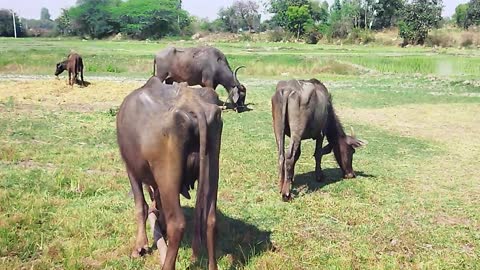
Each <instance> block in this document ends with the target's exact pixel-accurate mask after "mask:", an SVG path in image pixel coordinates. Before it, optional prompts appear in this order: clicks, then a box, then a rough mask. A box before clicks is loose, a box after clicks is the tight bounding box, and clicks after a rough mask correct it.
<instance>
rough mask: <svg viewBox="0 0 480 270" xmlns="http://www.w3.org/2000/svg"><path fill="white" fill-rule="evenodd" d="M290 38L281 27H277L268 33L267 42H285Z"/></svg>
mask: <svg viewBox="0 0 480 270" xmlns="http://www.w3.org/2000/svg"><path fill="white" fill-rule="evenodd" d="M290 37H291V34H290V33H288V32H287V31H285V30H283V28H281V27H277V28H275V29H273V30H271V31H269V32H268V41H270V42H280V41H287V40H288V39H290Z"/></svg>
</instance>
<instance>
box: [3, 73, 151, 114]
mask: <svg viewBox="0 0 480 270" xmlns="http://www.w3.org/2000/svg"><path fill="white" fill-rule="evenodd" d="M143 83H144V82H136V81H128V82H111V81H92V82H91V84H90V85H89V86H88V87H80V86H77V85H75V86H73V87H71V86H68V85H67V84H66V81H65V80H56V79H49V80H48V79H41V80H35V81H28V80H15V81H11V80H10V81H0V104H2V105H3V106H0V108H1V110H2V111H3V110H8V109H11V108H15V110H17V109H20V110H31V109H34V108H35V106H41V108H42V109H45V108H47V109H50V110H55V109H62V110H71V111H79V112H89V111H95V110H105V109H108V108H111V107H113V106H118V105H119V104H120V103H121V102H122V100H123V98H124V97H125V96H126V95H127V94H128V93H130V92H131V91H133V90H135V89H137V88H138V87H140V86H142V85H143Z"/></svg>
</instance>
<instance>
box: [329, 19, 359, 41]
mask: <svg viewBox="0 0 480 270" xmlns="http://www.w3.org/2000/svg"><path fill="white" fill-rule="evenodd" d="M352 28H353V27H352V23H351V22H350V21H349V20H338V21H335V22H333V23H332V24H331V25H330V27H329V31H328V37H329V38H339V39H345V38H347V37H348V34H349V33H350V32H351V31H352Z"/></svg>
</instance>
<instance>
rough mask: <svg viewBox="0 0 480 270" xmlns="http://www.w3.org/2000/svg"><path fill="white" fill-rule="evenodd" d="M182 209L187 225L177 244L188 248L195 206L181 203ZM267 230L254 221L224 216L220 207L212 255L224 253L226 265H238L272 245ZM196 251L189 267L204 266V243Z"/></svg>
mask: <svg viewBox="0 0 480 270" xmlns="http://www.w3.org/2000/svg"><path fill="white" fill-rule="evenodd" d="M183 210H184V211H183V212H184V213H185V218H186V220H187V224H191V225H190V226H187V229H186V231H185V235H184V237H183V239H182V244H181V245H182V247H186V248H191V245H192V237H193V215H194V211H195V209H194V208H192V207H183ZM188 221H191V222H188ZM270 234H271V232H270V231H262V230H259V229H258V228H257V227H255V225H252V224H248V223H246V222H244V221H242V220H239V219H235V218H231V217H228V216H226V215H224V214H223V213H222V212H221V211H220V210H217V245H216V256H217V258H221V257H224V256H227V257H228V260H229V261H231V266H230V269H238V268H242V267H243V266H244V265H246V264H248V262H249V261H250V260H251V259H253V258H255V257H256V256H259V255H261V254H262V253H263V252H266V251H268V250H271V249H272V248H273V245H272V243H271V241H270ZM200 252H201V253H200V257H199V259H198V260H197V262H195V263H192V265H191V267H190V269H207V268H208V264H207V261H208V258H207V249H206V246H204V247H203V248H201V251H200Z"/></svg>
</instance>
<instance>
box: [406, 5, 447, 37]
mask: <svg viewBox="0 0 480 270" xmlns="http://www.w3.org/2000/svg"><path fill="white" fill-rule="evenodd" d="M441 13H442V2H441V1H436V0H414V1H413V2H412V3H410V4H406V5H405V8H404V9H403V11H402V16H401V18H402V21H401V22H400V23H399V34H400V37H402V38H403V43H404V44H423V43H424V41H425V39H426V38H427V36H428V31H429V30H430V29H432V28H433V27H436V26H437V25H438V23H439V22H440V20H441V19H442V17H441Z"/></svg>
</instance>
